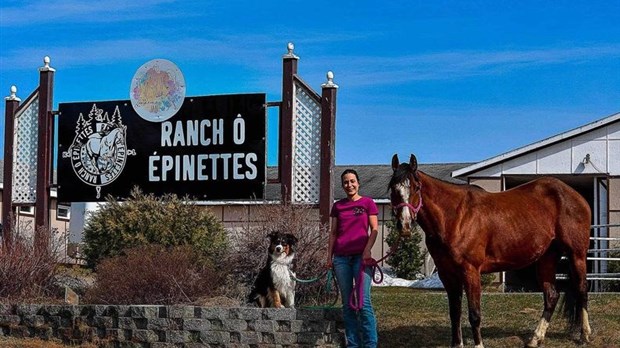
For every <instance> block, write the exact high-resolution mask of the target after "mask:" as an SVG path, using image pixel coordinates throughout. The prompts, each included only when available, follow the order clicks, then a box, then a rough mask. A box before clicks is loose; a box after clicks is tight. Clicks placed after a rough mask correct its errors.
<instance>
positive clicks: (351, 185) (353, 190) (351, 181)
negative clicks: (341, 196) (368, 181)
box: [342, 173, 360, 198]
mask: <svg viewBox="0 0 620 348" xmlns="http://www.w3.org/2000/svg"><path fill="white" fill-rule="evenodd" d="M342 189H343V190H344V192H345V193H346V194H347V197H349V198H352V197H355V196H357V194H358V192H359V189H360V183H359V181H358V180H357V176H356V175H355V174H354V173H347V174H344V175H343V176H342Z"/></svg>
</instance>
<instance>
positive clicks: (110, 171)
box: [57, 94, 266, 202]
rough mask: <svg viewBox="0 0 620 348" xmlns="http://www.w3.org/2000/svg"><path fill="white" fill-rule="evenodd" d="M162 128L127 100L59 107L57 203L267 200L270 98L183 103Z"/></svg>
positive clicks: (214, 98)
mask: <svg viewBox="0 0 620 348" xmlns="http://www.w3.org/2000/svg"><path fill="white" fill-rule="evenodd" d="M182 101H183V102H182V104H181V103H179V104H180V105H179V107H178V111H177V112H176V113H175V114H174V115H173V116H171V117H164V118H162V119H161V120H157V119H153V118H147V117H143V116H141V115H138V113H137V112H136V110H135V108H134V107H132V103H131V101H130V100H119V101H100V102H80V103H61V104H59V113H60V115H59V117H58V167H57V168H58V179H57V182H58V200H59V201H61V202H97V201H103V200H105V198H106V196H107V195H112V196H114V197H115V198H117V199H121V200H122V199H124V198H127V195H128V194H129V192H130V190H131V189H132V188H133V187H134V186H139V187H140V188H141V189H142V191H143V192H146V193H153V194H155V195H163V194H166V193H174V194H177V195H179V196H185V195H189V196H190V197H191V198H192V199H196V200H224V199H226V200H228V199H230V200H241V199H262V198H263V195H264V184H265V165H266V164H265V120H266V110H265V101H266V96H265V94H236V95H217V96H201V97H185V98H184V99H182Z"/></svg>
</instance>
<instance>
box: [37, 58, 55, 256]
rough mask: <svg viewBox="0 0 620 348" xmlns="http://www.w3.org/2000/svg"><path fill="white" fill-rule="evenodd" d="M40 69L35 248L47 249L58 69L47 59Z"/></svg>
mask: <svg viewBox="0 0 620 348" xmlns="http://www.w3.org/2000/svg"><path fill="white" fill-rule="evenodd" d="M43 63H44V66H42V67H40V68H39V129H38V139H39V143H38V148H37V171H38V173H37V195H36V203H35V245H40V246H45V247H47V245H48V243H49V240H47V237H48V235H47V233H44V232H45V231H47V230H49V228H50V220H49V206H50V189H51V181H52V180H51V179H52V170H51V169H52V138H53V134H54V133H53V122H52V120H51V119H52V117H53V114H52V104H53V91H54V72H55V71H56V70H55V69H54V68H52V67H50V58H49V57H45V58H44V59H43Z"/></svg>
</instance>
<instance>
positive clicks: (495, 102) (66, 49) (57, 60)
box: [0, 0, 620, 165]
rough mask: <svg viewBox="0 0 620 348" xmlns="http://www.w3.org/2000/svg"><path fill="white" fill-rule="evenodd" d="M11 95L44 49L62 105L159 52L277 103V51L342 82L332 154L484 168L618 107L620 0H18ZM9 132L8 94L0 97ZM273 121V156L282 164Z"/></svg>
mask: <svg viewBox="0 0 620 348" xmlns="http://www.w3.org/2000/svg"><path fill="white" fill-rule="evenodd" d="M0 6H1V7H0V91H1V92H2V93H1V94H2V96H7V95H8V94H9V89H10V86H11V85H16V86H17V88H18V93H17V94H18V96H19V97H21V98H22V100H24V99H25V98H26V97H27V96H28V95H29V94H30V92H31V91H32V90H33V89H34V88H35V87H36V84H37V83H38V71H37V68H38V67H40V66H41V65H42V59H43V57H44V56H46V55H48V56H50V57H51V59H52V64H51V65H52V66H53V67H54V68H55V69H56V70H57V71H56V76H55V90H54V108H55V109H57V106H58V103H60V102H77V101H100V100H116V99H129V86H130V83H131V78H132V77H133V75H134V73H135V71H136V70H137V69H138V68H139V67H140V66H141V65H142V64H144V63H145V62H147V61H149V60H151V59H155V58H164V59H168V60H171V61H173V62H174V63H175V64H176V65H177V66H178V67H179V68H180V69H181V71H182V72H183V74H184V76H185V80H186V85H187V95H188V96H198V95H213V94H228V93H246V92H264V93H267V99H268V101H278V100H280V98H281V74H282V55H283V54H284V53H285V52H286V44H287V42H289V41H291V42H293V43H294V44H295V53H296V54H297V55H298V56H300V58H301V59H300V61H299V74H300V76H301V77H302V78H303V79H304V80H305V81H306V82H307V83H308V84H309V85H310V86H312V87H313V88H315V90H317V91H319V92H320V85H321V83H323V82H325V74H326V72H327V71H328V70H332V71H333V72H334V74H335V79H334V81H335V83H337V84H338V85H339V86H340V88H339V90H338V97H337V100H338V105H337V117H336V120H337V125H336V163H337V164H340V165H345V164H389V163H390V159H391V156H392V154H394V153H398V154H399V155H401V158H403V157H404V158H407V157H405V156H408V154H409V153H415V154H416V155H417V157H418V160H419V161H420V162H422V163H442V162H475V161H481V160H484V159H486V158H489V157H493V156H495V155H498V154H501V153H503V152H506V151H510V150H513V149H515V148H518V147H521V146H524V145H527V144H530V143H533V142H536V141H539V140H542V139H544V138H547V137H549V136H553V135H555V134H558V133H560V132H564V131H567V130H570V129H573V128H576V127H579V126H582V125H584V124H587V123H590V122H592V121H595V120H597V119H600V118H603V117H606V116H609V115H611V114H614V113H617V112H620V25H618V24H619V23H620V1H547V2H545V1H383V2H376V1H373V2H370V1H359V0H358V1H313V2H309V1H291V0H289V1H282V2H278V1H235V0H230V1H180V0H179V1H174V0H146V1H119V0H99V1H77V0H59V1H54V0H49V1H47V0H46V1H38V0H37V1H24V0H20V1H15V0H3V1H2V2H1V5H0ZM1 104H2V105H1V106H0V114H1V115H2V129H0V134H4V130H3V124H4V109H5V107H4V103H1ZM275 125H276V120H275V118H274V117H273V115H271V116H270V117H269V127H270V129H269V132H268V133H269V134H268V143H269V145H270V146H269V149H268V163H269V164H271V165H273V164H276V163H277V161H276V159H277V157H276V155H277V154H276V152H275V145H276V139H277V138H276V136H277V132H276V130H277V127H275Z"/></svg>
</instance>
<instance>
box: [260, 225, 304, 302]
mask: <svg viewBox="0 0 620 348" xmlns="http://www.w3.org/2000/svg"><path fill="white" fill-rule="evenodd" d="M296 243H297V238H296V237H295V236H293V235H292V234H290V233H282V232H272V233H270V234H269V248H268V257H267V264H266V265H265V266H264V267H263V268H262V269H261V270H260V272H259V273H258V276H257V277H256V280H255V281H254V286H253V288H252V292H251V293H250V296H249V300H250V302H256V303H257V304H258V306H259V307H261V308H265V307H275V308H284V307H286V308H294V307H295V280H293V277H294V276H295V273H293V270H292V266H293V259H294V258H295V250H294V247H295V244H296Z"/></svg>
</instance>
